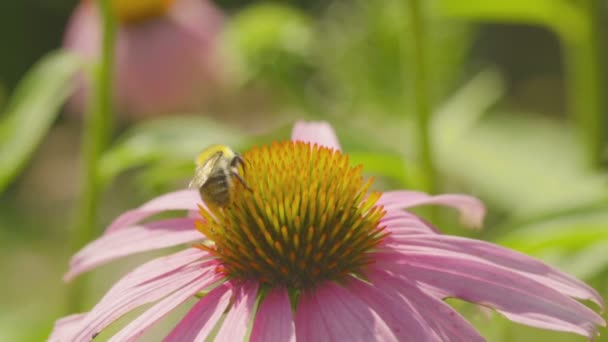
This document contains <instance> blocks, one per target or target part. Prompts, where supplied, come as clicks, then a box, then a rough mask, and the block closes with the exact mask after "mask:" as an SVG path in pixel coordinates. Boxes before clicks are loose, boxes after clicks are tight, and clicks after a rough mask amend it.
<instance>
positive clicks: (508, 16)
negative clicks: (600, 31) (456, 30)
mask: <svg viewBox="0 0 608 342" xmlns="http://www.w3.org/2000/svg"><path fill="white" fill-rule="evenodd" d="M436 11H437V12H438V13H440V14H443V15H446V16H451V17H460V18H466V19H473V20H482V21H494V22H512V23H531V24H537V25H543V26H546V27H549V28H551V29H553V30H555V31H556V32H558V33H560V34H566V35H578V36H580V35H581V34H584V32H585V30H587V22H586V19H587V18H586V16H585V14H584V12H583V11H582V10H581V9H580V8H578V7H577V6H576V5H574V4H573V3H572V2H571V1H567V0H535V1H529V0H510V1H484V0H438V1H436Z"/></svg>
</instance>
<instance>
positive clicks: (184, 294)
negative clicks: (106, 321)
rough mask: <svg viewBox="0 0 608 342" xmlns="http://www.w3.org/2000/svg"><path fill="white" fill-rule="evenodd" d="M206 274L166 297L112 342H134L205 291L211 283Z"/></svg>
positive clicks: (130, 324)
mask: <svg viewBox="0 0 608 342" xmlns="http://www.w3.org/2000/svg"><path fill="white" fill-rule="evenodd" d="M206 277H207V275H206V274H203V275H202V276H199V277H198V278H195V279H194V280H192V281H191V282H190V283H189V284H187V285H185V286H184V287H182V288H180V289H179V290H177V291H175V292H174V293H172V294H170V295H169V296H167V297H165V298H164V299H163V300H161V301H160V302H158V303H156V304H154V305H153V306H152V307H151V308H150V309H148V310H146V312H144V313H143V314H141V315H140V316H139V317H137V318H136V319H135V320H133V321H132V322H131V323H129V324H128V325H127V326H126V327H124V328H123V329H121V330H120V331H119V332H118V333H117V334H116V335H114V336H112V338H111V339H110V342H119V341H120V342H132V341H135V340H136V339H137V338H139V336H141V335H142V334H143V333H144V332H146V331H147V330H148V329H149V328H150V327H151V326H152V325H153V324H155V323H156V322H158V321H159V320H160V319H162V318H163V317H165V316H166V315H167V314H168V313H169V312H171V311H173V310H174V309H175V308H176V307H177V306H178V305H180V304H182V303H183V302H185V301H186V300H188V299H189V298H191V297H192V296H194V295H195V294H196V293H198V292H199V291H202V290H203V289H205V288H206V287H207V286H208V285H209V283H208V281H207V280H208V279H205V278H206Z"/></svg>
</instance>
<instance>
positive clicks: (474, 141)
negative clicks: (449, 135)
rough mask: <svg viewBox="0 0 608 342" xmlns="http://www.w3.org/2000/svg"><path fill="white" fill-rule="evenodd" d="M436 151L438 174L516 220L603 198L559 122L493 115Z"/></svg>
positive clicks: (600, 182) (601, 182)
mask: <svg viewBox="0 0 608 342" xmlns="http://www.w3.org/2000/svg"><path fill="white" fill-rule="evenodd" d="M437 150H438V161H439V162H440V166H441V168H442V169H443V170H445V171H446V172H447V173H449V174H451V175H452V176H453V177H457V178H459V179H460V180H461V181H464V182H466V183H467V184H469V186H470V187H471V189H472V190H473V191H474V192H476V193H479V194H482V195H483V197H484V198H485V199H488V200H490V202H491V203H493V204H496V205H498V206H499V207H502V208H503V209H506V210H508V211H509V212H511V213H513V214H514V215H515V216H518V217H525V216H529V215H538V214H541V213H543V212H552V211H557V210H563V209H568V208H572V207H577V206H581V205H584V204H588V203H591V202H596V201H599V200H601V199H604V198H606V197H608V196H607V194H606V177H605V176H604V175H602V174H600V173H597V172H593V171H591V170H587V169H586V168H585V167H584V165H585V163H584V155H583V153H582V151H583V150H582V147H581V146H580V145H579V142H578V140H577V139H576V137H575V134H574V132H573V129H572V127H570V126H568V125H566V124H565V123H563V122H557V121H553V120H551V119H547V118H542V117H539V116H536V115H533V114H529V113H527V114H523V113H494V114H493V116H492V117H490V118H486V119H485V120H483V121H482V122H481V123H479V124H478V125H476V126H475V127H474V128H473V129H471V130H470V131H469V132H468V133H467V134H466V135H463V136H461V137H460V138H456V139H451V140H447V139H446V140H442V141H441V143H440V144H439V146H438V149H437Z"/></svg>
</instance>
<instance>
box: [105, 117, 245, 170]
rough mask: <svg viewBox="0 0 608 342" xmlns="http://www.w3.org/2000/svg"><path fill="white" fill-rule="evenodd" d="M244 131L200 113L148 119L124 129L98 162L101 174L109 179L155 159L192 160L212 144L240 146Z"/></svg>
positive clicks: (169, 160)
mask: <svg viewBox="0 0 608 342" xmlns="http://www.w3.org/2000/svg"><path fill="white" fill-rule="evenodd" d="M246 141H248V140H247V139H246V135H245V134H244V133H241V132H239V131H237V130H236V129H234V128H230V127H227V126H225V125H221V124H220V123H218V122H216V121H214V120H212V119H209V118H205V117H200V116H173V117H168V118H161V119H155V120H149V121H145V122H142V123H140V124H139V125H137V126H135V127H133V128H132V129H130V130H129V131H127V132H126V133H125V134H124V136H123V137H122V138H121V139H119V142H118V143H116V144H115V145H114V146H113V147H112V148H110V149H109V150H108V151H106V152H105V153H104V154H103V156H102V158H101V162H100V175H101V179H102V181H104V182H108V181H110V180H111V179H113V178H114V177H115V176H117V175H118V174H120V173H121V172H123V171H125V170H128V169H131V168H135V167H140V166H144V165H149V164H154V163H166V164H169V165H179V164H183V163H184V162H189V163H192V161H193V160H194V158H195V156H196V155H197V154H198V153H200V151H201V150H203V149H204V148H205V147H206V146H208V145H211V144H226V145H230V146H231V147H233V148H235V149H237V150H240V149H241V148H242V147H245V146H246Z"/></svg>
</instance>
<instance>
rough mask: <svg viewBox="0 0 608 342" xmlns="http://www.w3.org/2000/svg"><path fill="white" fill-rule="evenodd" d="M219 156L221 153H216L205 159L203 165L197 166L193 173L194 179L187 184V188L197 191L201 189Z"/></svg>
mask: <svg viewBox="0 0 608 342" xmlns="http://www.w3.org/2000/svg"><path fill="white" fill-rule="evenodd" d="M221 156H222V152H217V153H215V154H214V155H213V156H212V157H211V158H209V159H207V160H206V161H205V162H204V163H203V164H201V165H198V166H197V167H196V170H195V171H194V178H192V180H191V181H190V184H188V188H190V189H199V188H200V187H202V186H203V185H204V184H205V182H206V181H207V179H208V178H209V175H210V174H211V171H212V170H213V168H214V167H215V164H216V163H217V161H218V160H219V159H220V158H221Z"/></svg>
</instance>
